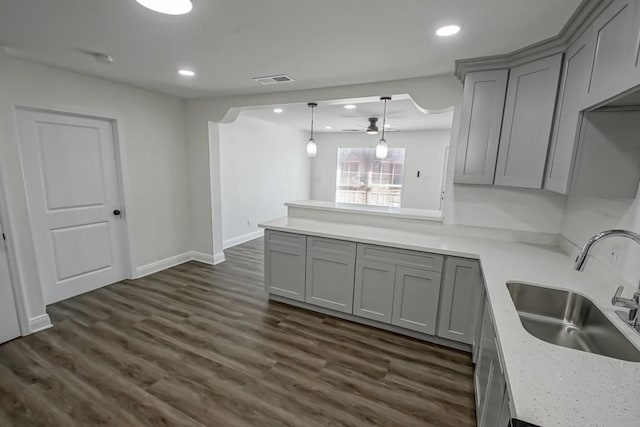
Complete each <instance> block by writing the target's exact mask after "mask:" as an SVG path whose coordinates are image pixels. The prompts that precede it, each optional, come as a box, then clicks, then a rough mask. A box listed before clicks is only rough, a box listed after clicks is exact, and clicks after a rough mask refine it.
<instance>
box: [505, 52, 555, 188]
mask: <svg viewBox="0 0 640 427" xmlns="http://www.w3.org/2000/svg"><path fill="white" fill-rule="evenodd" d="M561 65H562V54H558V55H554V56H550V57H547V58H543V59H540V60H537V61H534V62H530V63H527V64H524V65H521V66H519V67H515V68H512V69H511V72H510V75H509V84H508V91H507V97H506V100H505V107H504V118H503V122H502V132H501V134H500V148H499V150H498V163H497V167H496V175H495V184H496V185H504V186H510V187H523V188H542V180H543V178H544V170H545V163H546V159H547V149H548V148H549V139H550V137H551V125H552V123H553V113H554V107H555V103H556V95H557V92H558V81H559V79H560V67H561Z"/></svg>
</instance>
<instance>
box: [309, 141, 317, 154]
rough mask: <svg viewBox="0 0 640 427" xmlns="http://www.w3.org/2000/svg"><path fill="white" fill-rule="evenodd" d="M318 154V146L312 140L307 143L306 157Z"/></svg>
mask: <svg viewBox="0 0 640 427" xmlns="http://www.w3.org/2000/svg"><path fill="white" fill-rule="evenodd" d="M316 154H318V146H317V145H316V142H315V141H314V140H313V139H310V140H309V142H307V157H315V156H316Z"/></svg>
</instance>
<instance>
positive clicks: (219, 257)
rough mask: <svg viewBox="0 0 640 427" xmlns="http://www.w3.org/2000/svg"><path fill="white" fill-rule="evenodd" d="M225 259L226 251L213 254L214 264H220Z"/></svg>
mask: <svg viewBox="0 0 640 427" xmlns="http://www.w3.org/2000/svg"><path fill="white" fill-rule="evenodd" d="M224 261H225V258H224V252H220V253H219V254H215V255H214V256H213V265H218V264H220V263H221V262H224Z"/></svg>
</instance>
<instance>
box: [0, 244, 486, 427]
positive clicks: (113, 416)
mask: <svg viewBox="0 0 640 427" xmlns="http://www.w3.org/2000/svg"><path fill="white" fill-rule="evenodd" d="M262 245H263V242H262V239H257V240H254V241H251V242H248V243H245V244H243V245H240V246H236V247H234V248H232V249H230V250H228V251H226V258H227V261H226V262H225V263H223V264H221V265H218V266H215V267H212V266H208V265H204V264H200V263H197V262H190V263H187V264H183V265H180V266H178V267H174V268H172V269H169V270H165V271H163V272H160V273H156V274H154V275H151V276H148V277H145V278H142V279H138V280H125V281H123V282H120V283H117V284H114V285H111V286H108V287H105V288H102V289H99V290H96V291H93V292H90V293H87V294H84V295H81V296H78V297H75V298H72V299H69V300H66V301H63V302H60V303H57V304H54V305H51V306H49V307H48V308H47V311H48V312H49V314H50V316H51V317H52V319H53V321H54V324H55V327H54V328H52V329H49V330H47V331H44V332H41V333H38V334H35V335H31V336H28V337H25V338H21V339H17V340H14V341H11V342H9V343H6V344H4V345H1V346H0V426H3V427H8V426H65V427H69V426H90V425H110V426H118V427H122V426H203V425H204V426H305V427H306V426H365V425H366V426H370V425H379V426H404V427H406V426H456V427H459V426H474V425H475V409H474V408H475V404H474V396H473V381H472V374H473V368H472V364H471V358H470V356H469V355H468V354H466V353H463V352H459V351H456V350H451V349H447V348H444V347H440V346H437V345H432V344H428V343H423V342H420V341H417V340H413V339H410V338H406V337H402V336H398V335H395V334H392V333H389V332H385V331H381V330H377V329H374V328H369V327H367V326H362V325H359V324H355V323H351V322H347V321H343V320H339V319H335V318H332V317H328V316H324V315H321V314H317V313H313V312H309V311H306V310H302V309H297V308H294V307H290V306H288V305H284V304H279V303H275V302H271V303H269V302H268V301H267V298H266V294H265V292H264V289H263V248H262Z"/></svg>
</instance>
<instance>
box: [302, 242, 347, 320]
mask: <svg viewBox="0 0 640 427" xmlns="http://www.w3.org/2000/svg"><path fill="white" fill-rule="evenodd" d="M355 264H356V244H355V243H354V242H347V241H343V240H335V239H324V238H319V237H307V274H306V297H305V301H306V302H308V303H309V304H315V305H317V306H320V307H325V308H330V309H332V310H337V311H341V312H344V313H349V314H351V313H353V285H354V272H355Z"/></svg>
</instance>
